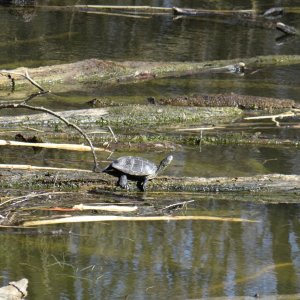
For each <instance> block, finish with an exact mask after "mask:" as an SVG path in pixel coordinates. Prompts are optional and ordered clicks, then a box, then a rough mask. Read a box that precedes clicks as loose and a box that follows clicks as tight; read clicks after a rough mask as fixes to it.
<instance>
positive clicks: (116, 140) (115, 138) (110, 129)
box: [108, 126, 118, 143]
mask: <svg viewBox="0 0 300 300" xmlns="http://www.w3.org/2000/svg"><path fill="white" fill-rule="evenodd" d="M108 129H109V131H110V133H111V134H112V136H113V138H114V140H115V142H116V143H117V142H118V139H117V137H116V136H115V134H114V132H113V130H112V128H111V127H110V126H108Z"/></svg>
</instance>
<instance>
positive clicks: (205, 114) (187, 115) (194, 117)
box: [0, 105, 241, 127]
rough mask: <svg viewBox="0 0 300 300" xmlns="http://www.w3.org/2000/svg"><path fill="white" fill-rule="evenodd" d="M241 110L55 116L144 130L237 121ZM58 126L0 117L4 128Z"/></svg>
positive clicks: (141, 108) (141, 109)
mask: <svg viewBox="0 0 300 300" xmlns="http://www.w3.org/2000/svg"><path fill="white" fill-rule="evenodd" d="M240 114H241V110H239V109H238V108H230V107H221V108H220V107H216V108H214V107H211V108H210V107H193V108H189V107H180V108H176V107H171V106H165V107H156V106H153V105H126V106H114V107H107V108H93V109H81V110H70V111H64V112H60V113H59V115H60V116H62V117H64V118H66V119H68V120H69V121H72V122H75V123H76V124H80V125H85V124H92V123H97V124H101V125H106V126H107V125H114V126H121V127H124V126H138V125H142V126H145V125H146V124H149V125H156V126H158V125H161V124H172V123H181V122H182V123H191V122H201V121H202V122H207V123H208V124H209V123H212V122H213V123H214V124H215V123H216V122H218V120H219V121H226V120H227V121H228V120H232V119H234V118H236V117H238V116H239V115H240ZM58 123H61V121H60V120H58V119H57V118H56V117H54V116H51V115H49V114H45V113H42V114H35V115H34V116H33V115H31V116H13V117H11V116H4V117H0V125H1V126H2V127H8V126H12V125H18V124H22V125H40V126H47V127H48V126H53V125H54V124H58Z"/></svg>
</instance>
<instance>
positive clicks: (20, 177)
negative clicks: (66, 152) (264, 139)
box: [0, 165, 300, 197]
mask: <svg viewBox="0 0 300 300" xmlns="http://www.w3.org/2000/svg"><path fill="white" fill-rule="evenodd" d="M103 168H104V166H103ZM169 168H172V165H171V166H170V167H169ZM0 177H1V181H0V187H1V188H5V187H13V186H14V185H16V186H18V187H19V188H21V187H23V188H26V187H27V186H30V187H31V188H33V187H35V188H36V189H37V190H43V189H45V188H47V187H53V184H55V186H56V188H57V189H59V190H61V191H64V190H69V189H70V187H71V188H73V187H74V186H76V188H78V189H81V188H83V189H84V190H86V189H87V188H88V189H90V190H93V192H95V193H101V192H102V191H111V192H113V191H121V192H124V193H127V191H126V190H124V189H122V188H120V187H118V186H117V185H116V183H117V179H116V178H115V177H113V176H110V175H108V174H104V173H94V172H86V171H85V172H74V171H72V172H66V171H64V170H63V169H62V171H60V172H59V176H56V172H54V171H51V170H49V171H47V172H42V171H38V170H36V171H28V172H23V173H22V172H18V171H17V170H10V171H9V172H6V171H5V170H4V169H1V171H0ZM299 189H300V175H283V174H267V175H256V176H247V177H234V178H232V177H212V178H205V177H170V176H158V177H156V178H155V179H153V180H151V181H150V182H149V185H148V186H147V191H149V192H151V191H159V192H218V193H221V192H245V191H247V192H260V191H261V192H276V191H278V192H279V191H280V192H297V191H299ZM129 191H130V192H138V189H137V186H136V182H134V181H130V182H129ZM295 197H296V195H295Z"/></svg>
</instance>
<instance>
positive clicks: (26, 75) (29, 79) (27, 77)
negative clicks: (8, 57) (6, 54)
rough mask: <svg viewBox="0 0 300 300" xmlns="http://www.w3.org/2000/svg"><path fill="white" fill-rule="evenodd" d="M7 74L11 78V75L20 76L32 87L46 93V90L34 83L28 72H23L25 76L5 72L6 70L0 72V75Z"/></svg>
mask: <svg viewBox="0 0 300 300" xmlns="http://www.w3.org/2000/svg"><path fill="white" fill-rule="evenodd" d="M3 73H4V74H8V75H10V77H11V74H12V75H16V76H21V77H24V78H25V79H27V80H28V81H29V82H30V83H31V84H32V85H34V86H35V87H37V88H38V89H39V90H40V91H41V92H46V90H44V89H43V88H42V87H41V86H40V85H39V84H38V83H37V82H36V81H34V80H33V79H32V78H31V77H30V76H29V74H28V71H27V70H25V74H22V73H19V72H12V71H7V70H0V74H3ZM10 79H11V80H12V82H13V83H14V79H13V78H12V77H11V78H10Z"/></svg>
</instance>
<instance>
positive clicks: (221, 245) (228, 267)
mask: <svg viewBox="0 0 300 300" xmlns="http://www.w3.org/2000/svg"><path fill="white" fill-rule="evenodd" d="M212 204H213V205H212ZM230 207H231V208H232V209H233V210H232V216H239V217H243V218H248V219H256V220H258V221H259V222H258V223H226V222H209V221H201V222H200V221H197V222H191V221H181V222H140V223H139V222H123V223H119V222H112V223H107V224H102V223H96V224H82V225H71V226H70V227H69V226H66V227H64V226H62V227H61V228H62V229H63V230H64V232H65V233H66V234H65V235H62V236H49V235H46V233H47V232H49V231H50V230H51V229H52V228H50V227H48V228H44V230H43V233H44V234H43V235H35V234H26V231H24V232H22V234H21V235H20V234H19V235H17V234H15V235H7V234H5V233H4V232H2V234H1V235H0V241H1V243H0V256H1V260H0V268H1V269H2V270H3V272H2V276H4V277H5V278H7V277H9V278H19V277H20V276H26V277H27V278H29V281H30V298H29V299H50V298H51V297H52V299H61V298H60V297H64V299H86V298H87V297H88V298H89V299H118V298H122V297H125V296H126V295H128V296H129V299H166V298H168V297H170V298H171V299H189V298H204V297H209V296H218V295H226V296H228V297H230V296H235V295H246V296H253V295H254V294H255V293H259V294H268V295H270V294H289V293H290V294H291V293H298V292H300V290H299V286H300V273H299V247H300V245H299V234H298V233H299V229H300V228H299V225H300V224H299V212H300V210H299V205H292V206H291V205H254V204H248V203H239V202H235V203H234V204H233V203H230V202H229V203H227V202H226V201H217V202H215V201H214V199H213V198H211V199H208V200H206V201H205V200H204V201H203V199H202V200H201V201H197V202H196V205H195V207H194V208H190V211H188V213H196V214H199V213H200V214H203V215H205V214H207V213H209V214H212V215H220V214H222V211H223V209H226V211H227V209H228V208H229V209H230ZM207 209H209V211H206V212H205V210H207ZM68 231H70V233H68ZM19 233H21V232H19ZM9 249H14V252H13V253H12V252H11V251H9ZM14 262H15V263H14ZM19 262H21V263H19ZM37 270H39V271H38V272H37ZM5 280H7V279H5ZM3 283H5V282H4V281H3ZM37 287H39V288H37ZM41 295H43V298H39V297H41Z"/></svg>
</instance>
